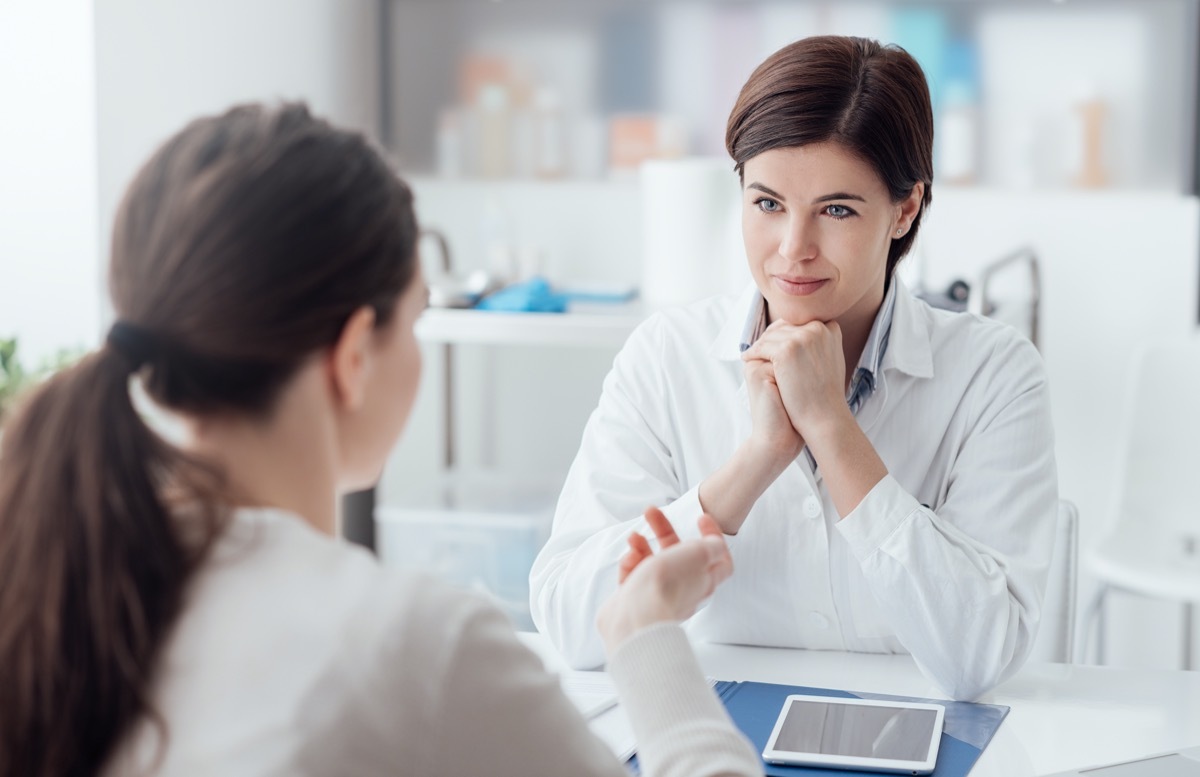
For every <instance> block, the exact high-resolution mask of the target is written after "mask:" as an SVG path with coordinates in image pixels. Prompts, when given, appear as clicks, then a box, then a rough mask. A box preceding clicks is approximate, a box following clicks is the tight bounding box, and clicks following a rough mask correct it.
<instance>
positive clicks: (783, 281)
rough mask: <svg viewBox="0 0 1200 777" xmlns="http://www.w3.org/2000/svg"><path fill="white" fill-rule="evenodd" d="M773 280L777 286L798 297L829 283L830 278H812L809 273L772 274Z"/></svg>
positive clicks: (805, 295) (784, 291)
mask: <svg viewBox="0 0 1200 777" xmlns="http://www.w3.org/2000/svg"><path fill="white" fill-rule="evenodd" d="M771 280H772V281H773V282H774V283H775V288H777V289H779V290H780V291H782V292H783V293H784V294H791V295H792V296H796V297H807V296H808V295H809V294H814V293H816V292H817V291H819V290H820V289H821V288H823V287H824V286H825V284H826V283H829V279H828V278H812V277H809V276H807V275H772V276H771Z"/></svg>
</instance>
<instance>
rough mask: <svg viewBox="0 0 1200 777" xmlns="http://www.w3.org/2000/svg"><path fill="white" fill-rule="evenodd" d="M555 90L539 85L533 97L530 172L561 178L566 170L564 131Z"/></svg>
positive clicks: (538, 175)
mask: <svg viewBox="0 0 1200 777" xmlns="http://www.w3.org/2000/svg"><path fill="white" fill-rule="evenodd" d="M564 124H565V122H564V119H563V115H562V105H561V103H560V101H559V99H558V93H557V92H555V91H554V90H552V89H548V88H544V87H543V88H540V89H538V90H537V91H536V92H535V93H534V97H533V127H532V136H533V149H534V157H533V174H534V176H535V177H537V178H561V177H562V176H563V174H564V173H566V170H567V163H566V132H565V129H564Z"/></svg>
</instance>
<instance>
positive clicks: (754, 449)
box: [733, 435, 804, 491]
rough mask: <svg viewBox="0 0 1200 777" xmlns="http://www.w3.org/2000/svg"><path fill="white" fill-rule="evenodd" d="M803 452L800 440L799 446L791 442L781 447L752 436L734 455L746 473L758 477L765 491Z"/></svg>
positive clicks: (802, 444) (802, 443)
mask: <svg viewBox="0 0 1200 777" xmlns="http://www.w3.org/2000/svg"><path fill="white" fill-rule="evenodd" d="M802 450H804V441H803V440H800V442H799V444H798V445H797V444H795V443H791V442H789V443H788V444H786V445H781V444H777V443H773V442H769V441H766V440H762V439H760V438H758V437H755V436H754V435H751V436H750V437H749V438H747V439H746V441H745V442H744V443H742V445H741V446H739V447H738V449H737V450H736V451H735V452H734V454H733V455H734V458H735V459H737V460H738V461H739V462H740V464H741V467H742V471H743V472H744V473H753V474H756V475H758V477H756V478H755V480H759V481H761V482H762V486H763V490H764V491H765V490H766V488H767V486H769V485H771V483H773V482H775V478H777V477H779V476H780V475H781V474H782V473H783V471H784V470H785V469H787V468H788V465H789V464H791V463H792V462H793V461H795V460H796V457H797V456H799V455H800V451H802Z"/></svg>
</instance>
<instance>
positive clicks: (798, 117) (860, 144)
mask: <svg viewBox="0 0 1200 777" xmlns="http://www.w3.org/2000/svg"><path fill="white" fill-rule="evenodd" d="M825 142H833V143H837V144H839V145H841V146H842V147H844V148H845V149H846V150H848V151H851V152H852V153H854V154H857V155H858V156H859V157H860V158H861V159H862V160H863V161H865V162H866V163H867V164H869V165H870V166H871V167H872V168H873V169H874V170H875V173H876V174H877V175H878V176H879V178H880V180H881V181H882V182H883V184H884V186H885V187H887V190H888V193H889V194H890V195H891V198H892V201H893V202H899V201H901V200H903V199H904V198H905V197H907V196H908V195H909V194H910V193H911V192H912V190H913V187H914V186H916V185H917V184H918V183H923V184H924V185H925V193H924V196H923V198H922V208H921V211H920V212H919V213H918V214H917V217H916V219H914V220H913V222H912V226H911V227H910V229H909V230H908V231H907V232H906V233H905V235H904V236H903V237H901V238H898V239H896V240H893V241H892V243H891V248H890V250H889V252H888V262H887V275H888V277H889V278H890V277H891V274H892V271H893V269H894V268H895V266H896V263H897V262H898V261H900V259H901V258H902V257H903V256H904V255H905V254H906V253H908V251H909V249H910V248H911V247H912V245H913V242H914V241H915V240H916V237H917V232H918V230H919V228H920V225H921V216H922V215H923V214H924V210H925V208H926V207H928V206H929V203H930V202H931V201H932V198H933V109H932V107H931V104H930V99H929V86H928V84H927V83H926V82H925V74H924V73H923V72H922V70H921V66H920V65H919V64H917V61H916V60H915V59H913V57H912V56H911V55H910V54H909V53H908V52H906V51H905V50H904V49H902V48H900V47H899V46H894V45H891V46H884V45H881V44H880V43H878V42H877V41H873V40H868V39H866V38H854V37H846V36H840V35H819V36H815V37H811V38H803V39H801V40H798V41H796V42H794V43H790V44H788V45H787V46H784V47H783V48H781V49H780V50H779V51H776V52H775V53H774V54H772V55H771V56H769V57H768V58H767V59H766V60H764V61H763V63H762V64H761V65H759V66H758V67H757V68H756V69H755V70H754V72H753V73H752V74H751V75H750V78H749V79H748V80H747V81H746V83H745V85H744V86H743V87H742V91H741V93H740V94H739V95H738V98H737V102H736V103H735V104H734V106H733V110H732V111H731V112H730V114H729V121H728V123H727V125H726V128H725V148H726V150H727V151H728V152H729V155H730V156H731V157H732V158H733V161H734V165H735V169H736V170H737V173H738V175H739V176H741V175H742V171H743V168H744V166H745V164H746V162H747V161H748V160H750V159H752V158H754V157H756V156H758V155H759V154H761V153H763V152H764V151H770V150H772V149H776V148H789V147H794V146H806V145H809V144H811V143H825Z"/></svg>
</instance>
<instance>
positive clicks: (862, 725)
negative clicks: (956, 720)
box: [763, 695, 946, 774]
mask: <svg viewBox="0 0 1200 777" xmlns="http://www.w3.org/2000/svg"><path fill="white" fill-rule="evenodd" d="M945 716H946V708H945V707H943V706H941V705H940V704H920V703H917V702H903V701H875V700H873V699H840V698H834V697H829V696H799V695H793V696H789V697H787V700H786V701H785V702H784V703H783V709H782V710H781V711H780V713H779V720H777V721H775V728H774V730H772V731H771V738H770V739H768V740H767V746H766V748H765V749H764V750H763V759H764V760H766V761H767V762H768V763H776V764H793V765H796V766H824V767H827V768H837V769H860V770H864V771H874V772H892V773H895V774H930V773H932V772H933V767H934V764H935V763H937V754H938V745H940V744H941V741H942V722H943V720H944V719H945Z"/></svg>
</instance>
